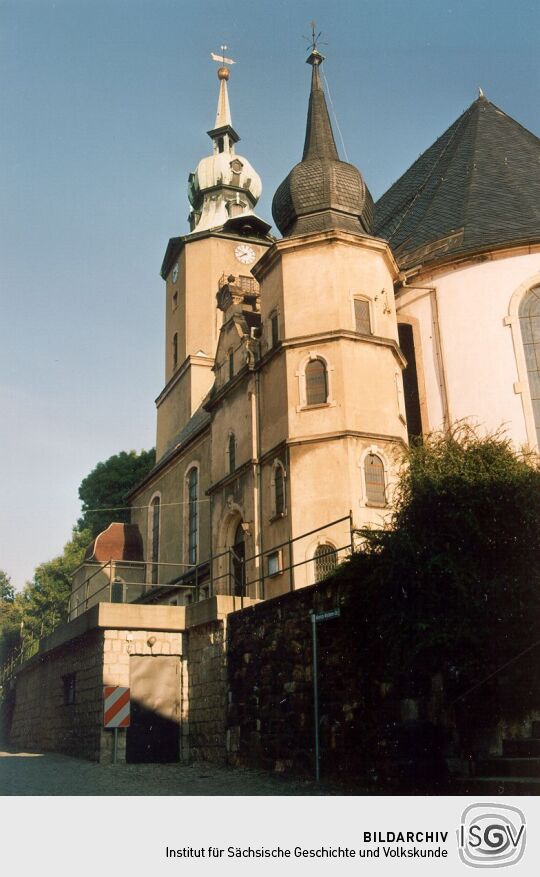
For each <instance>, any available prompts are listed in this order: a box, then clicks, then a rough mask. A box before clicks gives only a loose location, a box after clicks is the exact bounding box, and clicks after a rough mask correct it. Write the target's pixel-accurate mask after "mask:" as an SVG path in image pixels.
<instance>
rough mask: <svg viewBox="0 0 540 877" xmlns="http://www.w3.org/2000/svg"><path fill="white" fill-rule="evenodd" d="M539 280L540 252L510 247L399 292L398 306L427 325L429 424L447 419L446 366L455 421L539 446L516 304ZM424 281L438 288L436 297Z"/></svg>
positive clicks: (424, 347) (417, 280)
mask: <svg viewBox="0 0 540 877" xmlns="http://www.w3.org/2000/svg"><path fill="white" fill-rule="evenodd" d="M539 281H540V253H533V252H529V253H520V254H517V255H516V254H512V253H511V252H510V253H509V252H506V253H494V254H488V255H486V256H485V257H482V261H480V260H476V261H474V262H468V263H462V264H458V265H454V266H449V267H446V268H444V269H442V268H441V269H439V270H438V271H433V272H432V273H427V272H425V273H423V274H422V275H419V276H418V277H416V278H414V280H412V279H411V280H410V282H409V285H408V286H407V287H406V288H404V289H403V290H402V291H400V293H399V294H398V299H397V305H398V310H399V312H400V313H403V314H406V315H408V316H411V317H414V318H415V319H416V320H417V321H418V323H419V326H420V332H421V339H422V350H423V354H424V359H423V365H424V374H425V382H426V391H427V392H426V401H427V408H428V416H429V428H430V429H438V428H440V427H441V426H442V425H443V419H444V413H445V412H444V404H445V399H444V387H441V379H440V371H441V365H442V369H443V371H444V376H445V383H446V396H447V400H448V410H447V417H448V420H449V421H450V422H453V421H456V420H460V419H462V418H468V419H470V420H471V421H472V422H475V423H477V424H479V425H480V426H481V428H482V429H485V430H486V431H491V430H496V429H498V428H499V427H501V426H502V427H503V428H504V429H505V431H506V433H507V435H508V436H509V437H510V438H511V440H512V442H513V443H514V445H515V446H516V447H517V448H519V447H521V446H523V445H525V444H527V443H528V444H529V445H531V446H533V445H534V442H535V436H534V432H533V424H532V423H531V418H530V415H529V417H528V418H527V403H529V410H530V394H529V389H528V383H527V381H525V382H524V381H523V380H522V377H523V376H522V375H520V373H519V368H518V356H519V354H520V353H521V349H520V348H521V335H520V331H519V325H518V323H519V321H518V319H517V306H518V300H519V299H520V298H521V297H522V295H524V294H525V291H526V290H527V288H530V287H531V286H534V285H535V283H538V282H539ZM419 287H435V288H436V301H435V293H432V292H430V291H429V290H426V289H420V288H419ZM516 294H517V295H516ZM514 296H516V297H515V298H514V299H513V297H514ZM512 301H514V311H515V313H514V315H513V324H514V325H512V314H511V310H512ZM437 311H438V329H439V335H440V344H438V341H437V326H436V321H437ZM516 348H517V351H516ZM520 384H521V386H520Z"/></svg>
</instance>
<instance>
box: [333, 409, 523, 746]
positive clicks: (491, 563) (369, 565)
mask: <svg viewBox="0 0 540 877" xmlns="http://www.w3.org/2000/svg"><path fill="white" fill-rule="evenodd" d="M362 535H363V537H364V540H365V550H364V551H363V552H362V553H359V554H357V555H356V556H354V557H353V559H352V560H351V561H350V563H349V564H348V565H346V566H345V568H344V569H343V570H342V571H341V573H339V574H341V575H344V576H346V577H348V578H350V579H352V580H354V581H355V582H356V584H357V587H356V588H355V589H354V599H353V604H354V605H353V607H351V608H352V609H353V613H354V616H355V619H356V621H355V623H356V624H357V625H358V627H359V629H361V633H360V634H359V648H360V650H361V652H362V658H361V660H362V661H364V662H365V666H369V667H370V672H371V673H372V674H373V675H374V676H375V678H378V679H379V680H386V681H389V682H390V683H391V684H392V686H393V687H394V689H395V690H396V691H399V692H401V694H402V696H415V694H417V693H418V686H419V680H422V679H426V678H429V677H430V676H433V675H434V674H436V673H440V674H442V676H443V678H444V680H445V687H446V692H447V699H448V700H449V701H453V702H454V704H455V709H456V710H457V719H458V724H460V725H461V727H462V729H464V730H467V729H468V728H471V727H474V726H482V725H494V724H495V723H496V721H497V720H498V719H499V718H502V717H505V718H507V719H510V718H523V717H525V716H526V715H527V714H528V713H529V712H530V711H531V710H532V709H537V708H538V705H539V704H540V682H539V680H538V674H533V673H531V672H530V666H531V661H533V660H534V661H535V663H537V662H538V660H540V471H539V468H538V461H537V459H536V458H534V457H532V456H529V457H522V456H518V455H516V454H515V453H514V451H513V450H512V447H511V445H510V443H509V442H508V441H506V440H505V439H504V438H503V437H502V436H500V435H491V436H488V437H486V438H481V437H479V436H478V435H477V434H476V433H475V431H474V430H472V429H471V428H470V427H468V426H467V425H465V424H458V425H457V426H456V427H455V428H454V429H453V430H452V431H451V432H450V433H447V434H444V435H442V434H437V435H433V436H431V437H428V438H427V440H425V441H424V444H423V445H418V446H415V447H413V448H411V449H410V452H409V454H408V459H407V465H406V466H405V467H404V470H403V473H402V476H401V482H400V488H399V491H398V501H397V506H396V511H395V514H394V516H393V520H392V522H391V525H390V526H389V527H388V528H387V529H384V530H379V531H375V530H370V531H364V532H363V534H362Z"/></svg>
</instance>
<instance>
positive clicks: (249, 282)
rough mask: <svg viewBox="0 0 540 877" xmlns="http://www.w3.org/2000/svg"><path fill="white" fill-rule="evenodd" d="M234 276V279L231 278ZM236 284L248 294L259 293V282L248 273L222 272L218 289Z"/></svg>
mask: <svg viewBox="0 0 540 877" xmlns="http://www.w3.org/2000/svg"><path fill="white" fill-rule="evenodd" d="M231 277H232V278H233V279H232V280H231V279H230V278H231ZM229 284H230V285H231V286H236V287H237V288H238V289H240V290H241V292H243V293H245V294H246V295H258V294H259V284H258V283H257V281H256V280H255V278H254V277H251V276H250V275H247V274H222V275H221V277H220V278H219V281H218V289H223V287H224V286H228V285H229Z"/></svg>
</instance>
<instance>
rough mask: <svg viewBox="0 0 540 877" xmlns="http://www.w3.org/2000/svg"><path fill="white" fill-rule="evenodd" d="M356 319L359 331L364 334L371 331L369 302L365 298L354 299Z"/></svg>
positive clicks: (356, 326)
mask: <svg viewBox="0 0 540 877" xmlns="http://www.w3.org/2000/svg"><path fill="white" fill-rule="evenodd" d="M354 321H355V328H356V331H357V332H360V333H361V334H362V335H369V334H370V333H371V317H370V313H369V302H368V301H366V300H365V299H364V298H355V300H354Z"/></svg>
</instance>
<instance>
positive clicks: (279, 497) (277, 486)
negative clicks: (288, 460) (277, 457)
mask: <svg viewBox="0 0 540 877" xmlns="http://www.w3.org/2000/svg"><path fill="white" fill-rule="evenodd" d="M274 508H275V512H276V515H282V514H283V513H284V511H285V474H284V472H283V466H282V465H281V463H276V465H275V468H274Z"/></svg>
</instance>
